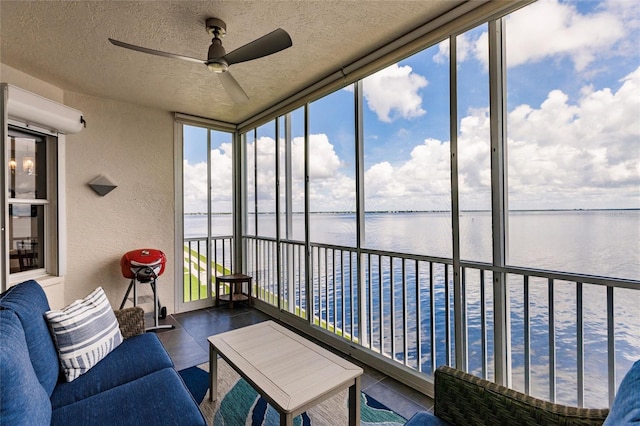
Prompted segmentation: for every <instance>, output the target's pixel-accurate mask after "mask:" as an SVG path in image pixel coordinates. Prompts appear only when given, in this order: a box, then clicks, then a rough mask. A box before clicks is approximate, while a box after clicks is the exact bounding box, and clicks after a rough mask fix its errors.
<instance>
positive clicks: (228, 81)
mask: <svg viewBox="0 0 640 426" xmlns="http://www.w3.org/2000/svg"><path fill="white" fill-rule="evenodd" d="M218 77H220V82H221V83H222V87H224V90H226V91H227V93H228V94H229V97H230V98H231V99H232V100H233V102H235V103H237V104H239V103H242V102H246V101H248V100H249V96H247V94H246V93H245V91H244V90H242V87H240V85H239V84H238V82H237V81H236V79H235V78H233V76H232V75H231V73H229V71H227V72H222V73H218Z"/></svg>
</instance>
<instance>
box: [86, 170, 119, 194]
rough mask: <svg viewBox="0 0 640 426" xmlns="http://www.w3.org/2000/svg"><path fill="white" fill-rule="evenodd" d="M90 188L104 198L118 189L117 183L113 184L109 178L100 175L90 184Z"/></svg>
mask: <svg viewBox="0 0 640 426" xmlns="http://www.w3.org/2000/svg"><path fill="white" fill-rule="evenodd" d="M89 186H90V187H91V189H93V190H94V191H96V194H98V195H100V196H102V197H104V196H105V195H107V194H108V193H110V192H111V191H113V190H114V189H116V188H117V187H118V185H116V184H115V183H113V182H112V181H111V180H110V179H109V178H108V177H106V176H104V175H100V176H98V177H97V178H95V179H94V180H92V181H91V182H89Z"/></svg>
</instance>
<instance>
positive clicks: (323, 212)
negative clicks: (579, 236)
mask: <svg viewBox="0 0 640 426" xmlns="http://www.w3.org/2000/svg"><path fill="white" fill-rule="evenodd" d="M611 211H615V212H623V211H640V208H622V209H544V210H542V209H533V210H509V212H511V213H543V212H558V213H559V212H611ZM389 213H393V214H404V213H451V210H372V211H366V212H365V214H389ZM460 213H491V210H460ZM211 214H212V215H231V213H230V212H215V213H211ZM258 214H259V215H274V214H275V212H261V213H258ZM292 214H294V215H303V214H304V212H292ZM309 214H356V212H355V211H313V212H309ZM184 216H207V213H185V214H184Z"/></svg>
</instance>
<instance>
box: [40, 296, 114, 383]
mask: <svg viewBox="0 0 640 426" xmlns="http://www.w3.org/2000/svg"><path fill="white" fill-rule="evenodd" d="M45 317H46V319H47V322H48V323H49V329H50V330H51V334H52V336H53V341H54V343H55V345H56V349H57V350H58V358H59V359H60V366H61V368H62V370H63V371H64V375H65V378H66V380H67V382H70V381H72V380H74V379H76V378H78V377H80V376H81V375H82V374H84V373H86V372H87V371H89V369H91V367H93V366H94V365H96V364H97V363H98V362H99V361H100V360H101V359H103V358H104V357H106V356H107V355H108V354H109V353H110V352H111V351H112V350H114V349H115V348H117V347H118V345H120V343H122V334H121V333H120V327H119V325H118V320H117V319H116V316H115V314H114V313H113V309H111V305H110V304H109V300H108V299H107V296H106V295H105V294H104V291H103V290H102V287H98V288H97V289H95V290H94V291H93V292H91V294H89V295H88V296H87V297H85V298H84V299H80V300H76V301H75V302H73V303H71V304H70V305H69V306H66V307H65V308H63V309H62V310H52V311H48V312H46V313H45Z"/></svg>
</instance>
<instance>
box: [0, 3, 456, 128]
mask: <svg viewBox="0 0 640 426" xmlns="http://www.w3.org/2000/svg"><path fill="white" fill-rule="evenodd" d="M464 1H465V0H421V1H418V0H413V1H405V0H386V1H375V0H361V1H355V0H354V1H344V0H341V1H325V0H322V1H316V0H286V1H274V0H260V1H258V0H256V1H236V0H233V1H230V0H229V1H6V0H0V19H1V20H0V31H1V45H0V60H1V61H2V63H4V64H6V65H9V66H11V67H13V68H16V69H18V70H21V71H24V72H26V73H28V74H30V75H33V76H35V77H37V78H40V79H42V80H45V81H48V82H50V83H52V84H54V85H56V86H58V87H61V88H63V89H65V90H70V91H74V92H80V93H85V94H89V95H93V96H99V97H105V98H111V99H116V100H121V101H126V102H130V103H135V104H140V105H145V106H150V107H155V108H160V109H163V110H167V111H176V112H182V113H187V114H192V115H197V116H201V117H207V118H212V119H216V120H221V121H226V122H230V123H240V122H242V121H244V120H246V119H248V118H250V117H252V116H254V115H256V114H257V113H259V112H260V111H263V110H265V109H266V108H268V107H269V106H271V105H273V104H275V103H277V102H278V101H281V100H283V99H286V98H287V97H288V96H290V95H292V94H295V93H296V92H298V91H300V90H302V89H304V88H305V87H307V86H309V85H311V84H312V83H314V82H316V81H318V80H320V79H321V78H323V77H325V76H327V75H329V74H331V73H333V72H335V71H337V70H339V69H340V68H342V67H343V66H346V65H348V64H350V63H352V62H354V61H355V60H356V59H359V58H361V57H363V56H365V55H366V54H368V53H370V52H372V51H374V50H375V49H377V48H380V47H382V46H384V45H385V44H387V43H389V42H390V41H392V40H394V39H396V38H398V37H400V36H402V35H404V34H406V33H408V32H409V31H411V30H413V29H414V28H416V27H418V26H420V25H422V24H424V23H426V22H429V21H430V20H431V19H433V18H434V17H437V16H439V15H441V14H443V13H445V12H447V11H449V10H451V9H453V8H455V7H456V6H458V5H460V4H461V3H464ZM209 17H217V18H220V19H222V20H223V21H225V22H226V24H227V35H226V37H224V38H223V45H224V47H225V48H226V50H227V52H230V51H232V50H234V49H236V48H238V47H240V46H242V45H244V44H246V43H248V42H250V41H252V40H254V39H256V38H258V37H261V36H263V35H265V34H267V33H269V32H271V31H273V30H274V29H276V28H279V27H280V28H283V29H285V30H286V31H287V32H288V33H289V34H290V35H291V38H292V40H293V46H292V47H291V48H289V49H287V50H284V51H282V52H279V53H276V54H274V55H272V56H268V57H266V58H262V59H258V60H255V61H251V62H246V63H241V64H235V65H233V66H232V67H231V68H230V70H231V71H232V74H233V76H234V77H235V78H236V80H237V81H238V82H239V83H240V85H241V86H242V87H243V88H244V90H245V91H246V92H247V94H248V95H249V98H250V100H249V101H248V102H245V103H242V104H234V103H233V102H232V101H231V100H230V98H229V97H228V96H227V94H226V92H225V91H224V89H223V88H222V86H221V85H220V83H219V81H218V78H217V76H215V75H213V74H212V73H211V72H210V71H209V70H208V69H207V68H206V67H205V66H204V65H202V66H200V65H198V64H195V63H189V62H183V61H179V60H174V59H169V58H164V57H156V56H151V55H147V54H143V53H139V52H134V51H130V50H126V49H123V48H120V47H116V46H113V45H111V44H110V43H109V42H108V40H107V38H108V37H111V38H114V39H117V40H121V41H124V42H127V43H131V44H136V45H140V46H144V47H148V48H151V49H156V50H164V51H168V52H171V53H178V54H182V55H186V56H192V57H197V58H203V59H204V58H206V55H207V49H208V47H209V44H210V42H211V37H210V36H209V34H207V32H206V30H205V26H204V22H205V20H206V19H207V18H209Z"/></svg>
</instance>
